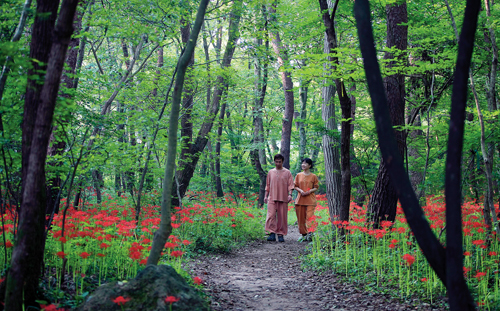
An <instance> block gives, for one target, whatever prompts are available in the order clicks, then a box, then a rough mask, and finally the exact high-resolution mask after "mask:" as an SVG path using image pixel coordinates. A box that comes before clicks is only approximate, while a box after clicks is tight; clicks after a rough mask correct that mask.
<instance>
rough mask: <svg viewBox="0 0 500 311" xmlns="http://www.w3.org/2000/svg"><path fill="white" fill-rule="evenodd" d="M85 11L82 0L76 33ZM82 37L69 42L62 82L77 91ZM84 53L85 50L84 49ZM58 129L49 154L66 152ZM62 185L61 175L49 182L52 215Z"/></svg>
mask: <svg viewBox="0 0 500 311" xmlns="http://www.w3.org/2000/svg"><path fill="white" fill-rule="evenodd" d="M84 12H85V2H84V1H82V2H80V12H78V13H77V14H76V15H75V21H74V22H73V27H74V29H75V34H79V33H80V31H81V29H82V18H83V14H84ZM80 49H81V47H80V38H79V37H76V38H75V37H73V38H71V41H70V43H69V50H68V54H67V56H66V65H67V66H68V67H67V68H68V69H66V70H64V72H63V76H62V83H63V85H64V87H66V88H67V89H69V90H72V91H76V85H75V78H74V77H73V76H74V75H75V73H76V63H77V58H78V52H79V51H80ZM82 53H83V51H82ZM72 96H73V94H71V91H70V92H69V93H63V94H62V97H64V98H66V99H68V100H69V99H71V97H72ZM63 123H64V124H66V123H67V121H66V120H63ZM61 130H62V129H61ZM56 131H57V127H55V126H54V128H53V130H52V134H51V136H50V140H49V148H48V150H47V156H48V157H49V158H50V157H53V156H56V155H59V156H60V155H62V154H63V153H64V149H65V148H66V142H65V141H64V140H61V141H59V142H54V141H55V140H56ZM48 164H49V165H55V166H59V165H60V163H50V162H49V163H48ZM60 187H61V177H60V176H55V177H54V178H51V179H50V180H48V182H47V212H46V213H47V214H48V215H50V214H52V212H53V211H54V210H55V213H59V201H60V199H58V194H59V190H60Z"/></svg>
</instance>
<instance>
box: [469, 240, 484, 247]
mask: <svg viewBox="0 0 500 311" xmlns="http://www.w3.org/2000/svg"><path fill="white" fill-rule="evenodd" d="M484 242H485V241H484V240H474V241H472V244H474V245H476V246H479V245H481V244H484Z"/></svg>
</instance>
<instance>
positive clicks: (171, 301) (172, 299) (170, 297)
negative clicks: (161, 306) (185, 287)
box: [165, 296, 181, 304]
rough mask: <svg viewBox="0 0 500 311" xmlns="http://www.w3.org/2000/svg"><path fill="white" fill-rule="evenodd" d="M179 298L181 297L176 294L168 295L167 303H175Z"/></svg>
mask: <svg viewBox="0 0 500 311" xmlns="http://www.w3.org/2000/svg"><path fill="white" fill-rule="evenodd" d="M179 300H181V299H180V298H177V297H174V296H167V298H165V303H169V304H173V303H174V302H177V301H179Z"/></svg>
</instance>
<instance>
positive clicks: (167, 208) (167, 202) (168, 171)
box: [147, 0, 208, 265]
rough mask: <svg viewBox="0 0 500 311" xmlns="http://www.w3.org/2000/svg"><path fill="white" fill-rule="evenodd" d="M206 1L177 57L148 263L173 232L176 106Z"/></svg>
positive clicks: (199, 9) (153, 263)
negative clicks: (157, 213)
mask: <svg viewBox="0 0 500 311" xmlns="http://www.w3.org/2000/svg"><path fill="white" fill-rule="evenodd" d="M207 5H208V0H201V1H200V6H199V8H198V12H197V14H196V20H195V22H194V24H193V29H192V31H191V34H190V37H189V42H188V44H187V45H186V47H185V49H184V53H182V55H181V57H180V58H179V63H178V64H177V68H178V69H177V77H176V80H175V86H174V92H173V94H172V108H171V111H170V122H169V123H170V124H169V130H168V133H169V135H168V151H167V164H166V166H165V177H164V180H163V183H164V184H163V193H162V200H161V222H160V228H159V229H158V230H157V231H156V232H155V234H154V238H153V245H152V246H151V251H150V253H149V257H148V260H147V265H157V264H158V261H159V260H160V256H161V252H162V250H163V248H164V246H165V242H166V241H167V238H168V236H169V235H170V233H171V232H172V225H171V202H172V189H173V187H172V186H173V180H174V178H173V177H174V170H175V157H176V154H177V129H178V121H177V120H178V119H179V110H180V109H179V108H180V102H181V97H182V88H183V84H184V77H185V74H186V70H187V68H188V66H189V62H190V59H191V56H192V53H193V52H194V48H195V46H196V41H197V39H198V34H199V33H200V29H201V25H202V24H203V19H204V16H205V11H206V8H207Z"/></svg>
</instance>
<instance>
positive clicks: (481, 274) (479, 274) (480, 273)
mask: <svg viewBox="0 0 500 311" xmlns="http://www.w3.org/2000/svg"><path fill="white" fill-rule="evenodd" d="M483 276H486V272H479V271H478V272H477V273H476V275H474V277H475V278H476V279H477V280H478V281H481V279H482V278H483Z"/></svg>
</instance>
